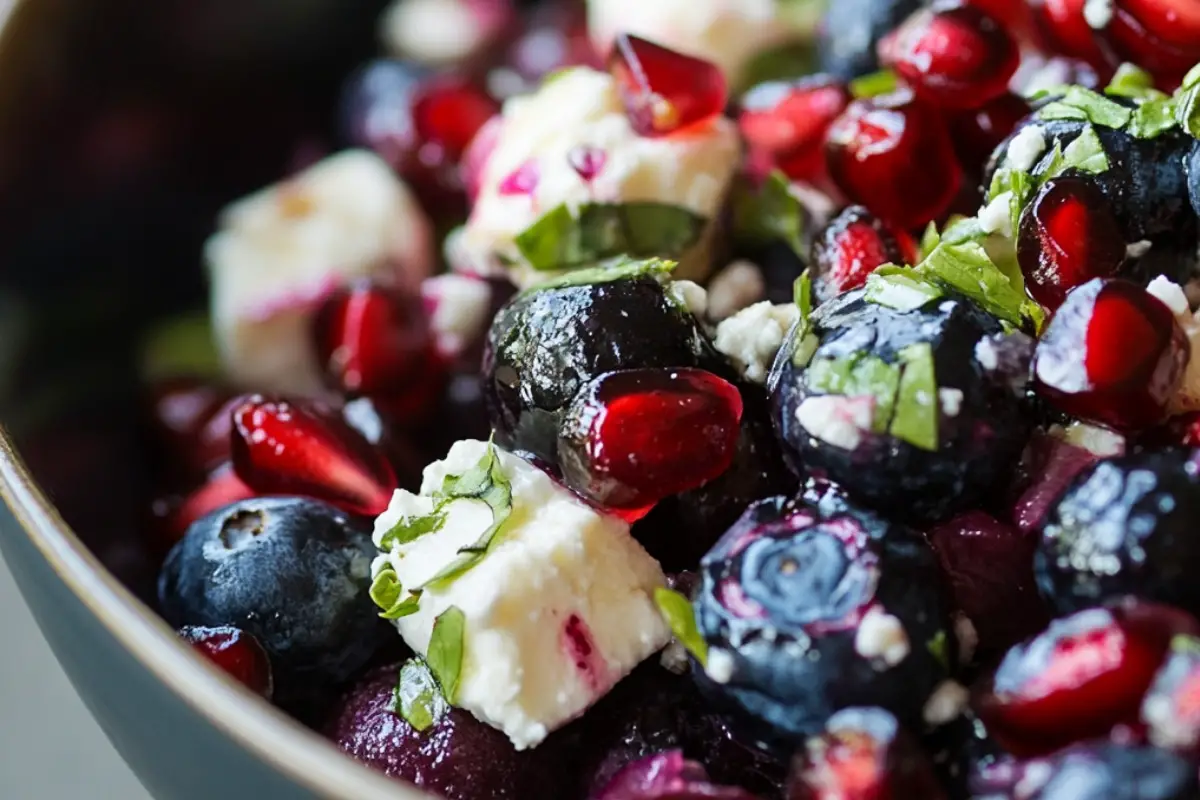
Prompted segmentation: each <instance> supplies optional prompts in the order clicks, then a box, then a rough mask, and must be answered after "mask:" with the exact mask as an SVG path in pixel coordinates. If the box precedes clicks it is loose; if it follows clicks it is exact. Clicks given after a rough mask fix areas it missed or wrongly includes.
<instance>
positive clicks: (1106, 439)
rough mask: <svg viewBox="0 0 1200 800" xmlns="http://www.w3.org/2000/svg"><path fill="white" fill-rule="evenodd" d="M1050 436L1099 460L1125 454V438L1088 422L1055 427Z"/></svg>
mask: <svg viewBox="0 0 1200 800" xmlns="http://www.w3.org/2000/svg"><path fill="white" fill-rule="evenodd" d="M1050 435H1051V436H1054V437H1055V438H1057V439H1060V440H1062V441H1064V442H1066V443H1067V444H1073V445H1075V446H1076V447H1081V448H1083V449H1084V450H1087V451H1089V452H1091V453H1093V454H1095V455H1097V456H1099V457H1100V458H1109V457H1111V456H1119V455H1123V454H1124V453H1125V437H1124V436H1122V435H1121V434H1119V433H1117V432H1116V431H1114V430H1111V429H1109V428H1105V427H1102V426H1100V425H1092V424H1091V423H1088V422H1079V421H1076V422H1072V423H1071V424H1070V425H1067V426H1066V427H1065V428H1064V427H1063V426H1061V425H1055V426H1053V427H1051V429H1050Z"/></svg>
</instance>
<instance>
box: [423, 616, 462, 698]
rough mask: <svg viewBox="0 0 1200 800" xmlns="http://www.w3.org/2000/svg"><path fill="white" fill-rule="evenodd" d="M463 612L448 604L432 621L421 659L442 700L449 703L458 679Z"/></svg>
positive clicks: (454, 695) (459, 677)
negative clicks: (429, 671)
mask: <svg viewBox="0 0 1200 800" xmlns="http://www.w3.org/2000/svg"><path fill="white" fill-rule="evenodd" d="M466 625H467V620H466V615H465V614H463V612H462V609H460V608H459V607H458V606H450V607H448V608H447V609H446V610H445V611H443V612H442V613H441V614H439V615H438V616H437V618H436V619H434V621H433V632H432V633H431V634H430V636H429V649H428V650H427V651H426V653H425V662H426V663H427V664H428V665H429V669H430V670H431V671H432V672H433V675H434V677H435V678H437V682H438V685H440V686H441V687H442V694H443V695H444V696H445V698H446V701H447V702H449V703H451V704H453V703H454V698H455V697H457V696H458V685H459V681H460V680H461V678H462V665H463V650H464V641H465V636H466Z"/></svg>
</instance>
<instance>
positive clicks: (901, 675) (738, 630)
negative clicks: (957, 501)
mask: <svg viewBox="0 0 1200 800" xmlns="http://www.w3.org/2000/svg"><path fill="white" fill-rule="evenodd" d="M700 571H701V585H700V588H699V590H698V593H697V596H696V598H695V599H694V607H695V609H696V616H697V622H698V625H699V629H700V633H701V635H702V636H703V637H704V639H705V641H706V642H707V643H708V646H709V654H708V671H711V670H712V669H713V665H714V663H715V661H714V659H722V660H723V659H730V660H731V662H732V669H731V670H729V673H728V674H727V675H719V674H718V675H717V677H718V678H720V679H722V680H723V679H724V678H726V677H728V681H727V682H718V680H716V679H714V678H713V676H712V675H710V674H708V671H706V670H703V669H700V668H699V667H698V665H697V667H696V669H695V676H696V680H697V683H698V684H699V685H700V687H701V689H702V690H703V691H704V692H705V694H706V695H707V696H708V697H709V698H710V700H711V701H712V702H713V704H714V706H715V707H716V708H718V709H725V710H728V711H729V712H730V713H732V714H734V715H735V718H740V719H741V721H742V723H743V724H744V726H745V728H746V733H747V735H750V736H755V737H758V740H759V741H760V742H762V743H764V744H765V745H767V746H772V747H777V748H781V749H783V750H786V749H788V748H791V747H794V746H796V745H799V744H801V743H802V742H803V741H804V739H805V737H806V736H810V735H813V734H817V733H819V732H820V731H821V730H822V729H823V726H824V725H825V722H826V721H827V720H828V719H829V717H830V716H831V715H832V714H834V713H835V712H837V711H839V710H841V709H843V708H850V707H854V706H878V707H880V708H884V709H887V710H888V711H890V712H891V713H893V714H894V715H895V716H896V717H897V718H898V719H900V720H901V722H902V723H903V724H905V725H907V726H909V727H911V728H914V729H919V726H920V724H921V712H922V709H923V707H924V704H925V702H926V700H927V699H928V697H929V695H930V694H931V693H932V692H933V690H934V688H935V687H936V686H937V685H938V684H939V683H941V682H942V681H943V680H945V679H947V678H948V677H950V673H951V670H952V669H953V667H954V664H953V663H952V659H953V658H954V654H955V653H956V652H957V649H956V642H955V639H954V634H953V630H952V627H951V625H950V617H949V615H950V606H949V602H948V598H947V595H946V592H945V589H944V586H943V584H942V578H941V574H940V573H939V571H938V567H937V561H936V559H935V557H934V555H933V553H932V551H931V550H930V549H929V547H928V545H927V544H926V543H925V541H924V540H923V539H922V538H921V537H920V536H919V535H917V534H915V533H914V532H912V531H910V530H908V529H907V528H903V527H901V526H898V525H892V524H889V523H886V522H884V521H883V520H881V519H880V518H878V517H876V516H874V515H872V514H870V513H869V512H861V513H849V512H847V513H837V514H833V515H825V514H822V513H821V512H819V511H818V510H817V509H815V508H810V507H803V506H797V505H793V504H792V503H790V502H789V501H788V500H787V499H786V498H783V497H776V498H770V499H767V500H763V501H760V502H758V503H756V504H754V505H753V506H751V507H750V508H749V509H747V511H746V513H745V515H743V517H742V519H741V520H739V521H738V523H737V524H736V525H734V526H733V527H732V528H731V529H730V530H729V532H728V533H726V535H725V536H724V537H723V538H722V539H721V541H720V542H718V543H717V545H716V547H714V548H713V550H712V551H711V552H710V553H709V554H708V555H706V556H705V557H704V560H703V561H702V562H701V570H700ZM877 606H882V611H883V612H884V613H886V614H890V615H892V616H894V617H896V618H897V619H898V620H899V621H900V623H901V625H902V627H903V629H904V633H905V636H906V637H907V639H908V643H909V647H908V652H907V653H906V654H905V655H904V656H903V658H901V659H899V660H898V661H896V662H895V663H892V664H890V665H888V664H885V663H880V662H879V661H878V660H875V659H871V658H867V657H864V656H863V655H861V654H860V653H859V652H858V650H857V649H856V642H855V639H856V636H857V632H858V627H859V624H860V622H861V619H862V618H863V616H864V615H865V614H868V613H873V612H872V611H871V609H873V608H876V607H877ZM876 610H878V609H877V608H876ZM714 654H716V655H714ZM727 663H728V662H727Z"/></svg>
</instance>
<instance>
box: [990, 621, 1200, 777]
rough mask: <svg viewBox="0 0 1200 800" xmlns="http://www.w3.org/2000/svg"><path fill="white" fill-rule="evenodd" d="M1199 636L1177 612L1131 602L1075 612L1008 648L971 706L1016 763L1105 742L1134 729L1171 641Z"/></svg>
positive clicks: (1193, 626)
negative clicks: (1119, 730) (1122, 728)
mask: <svg viewBox="0 0 1200 800" xmlns="http://www.w3.org/2000/svg"><path fill="white" fill-rule="evenodd" d="M1198 630H1200V626H1198V625H1197V623H1196V621H1195V620H1194V619H1192V618H1191V617H1190V616H1188V615H1187V614H1185V613H1183V612H1181V611H1178V610H1176V609H1174V608H1170V607H1168V606H1161V605H1156V604H1152V603H1143V602H1140V601H1135V600H1132V599H1130V600H1125V601H1123V602H1120V603H1118V604H1115V605H1112V606H1110V607H1108V608H1093V609H1088V610H1086V611H1080V612H1078V613H1076V614H1073V615H1071V616H1069V617H1064V618H1062V619H1058V620H1055V621H1054V622H1052V623H1051V624H1050V627H1049V628H1048V629H1047V630H1046V631H1044V632H1043V633H1041V634H1039V635H1038V636H1036V637H1034V638H1032V639H1030V640H1028V641H1027V642H1025V643H1024V644H1021V645H1018V646H1016V647H1014V648H1013V649H1012V650H1010V651H1009V653H1008V655H1007V656H1005V658H1004V661H1003V662H1002V663H1001V664H1000V666H999V668H998V669H997V670H996V674H995V676H994V678H993V679H992V681H991V683H990V685H989V686H987V687H985V689H984V691H982V692H981V693H980V694H979V696H978V697H977V703H976V708H977V709H978V712H979V715H980V718H981V719H983V721H984V722H985V723H986V724H987V727H988V731H989V732H990V733H991V734H992V735H993V736H994V737H996V739H997V740H998V741H999V742H1000V743H1001V744H1003V745H1004V747H1005V748H1006V749H1007V750H1008V751H1009V752H1011V753H1013V754H1014V755H1017V756H1020V757H1025V756H1036V755H1043V754H1046V753H1050V752H1053V751H1054V750H1057V749H1058V748H1060V747H1065V746H1066V745H1069V744H1072V743H1074V742H1079V741H1083V740H1085V739H1090V738H1093V737H1100V736H1106V735H1108V733H1109V732H1110V731H1111V730H1112V729H1113V728H1114V727H1115V726H1117V725H1133V724H1136V723H1137V719H1138V711H1139V709H1140V707H1141V704H1142V698H1143V697H1144V696H1145V694H1146V690H1147V689H1148V688H1149V687H1150V684H1151V681H1153V680H1154V676H1155V673H1156V672H1157V671H1158V668H1159V666H1160V665H1161V664H1162V663H1163V660H1164V658H1165V657H1166V654H1167V650H1168V647H1169V645H1170V643H1171V640H1172V638H1174V637H1175V636H1177V635H1179V634H1193V635H1194V634H1195V633H1196V632H1197V631H1198Z"/></svg>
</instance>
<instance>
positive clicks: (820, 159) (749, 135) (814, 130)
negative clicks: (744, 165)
mask: <svg viewBox="0 0 1200 800" xmlns="http://www.w3.org/2000/svg"><path fill="white" fill-rule="evenodd" d="M849 103H850V92H849V91H848V90H847V88H846V85H845V84H844V83H843V82H841V81H839V80H837V79H836V78H832V77H829V76H827V75H812V76H809V77H806V78H801V79H799V80H797V81H793V82H790V83H784V82H771V83H764V84H760V85H759V86H756V87H755V88H754V89H752V90H750V91H749V92H747V93H746V96H745V97H743V98H742V103H741V105H742V111H741V114H740V115H739V116H738V127H739V128H740V129H741V131H742V136H743V137H745V139H746V142H747V143H748V144H749V145H750V147H751V149H753V150H755V151H756V152H758V153H762V154H765V155H766V156H767V157H769V159H770V160H771V162H772V163H774V164H775V165H776V166H778V167H779V168H780V169H781V170H783V171H784V173H785V174H786V175H787V176H788V177H789V178H791V179H792V180H797V181H810V182H811V181H817V180H820V179H821V178H822V177H823V176H824V173H825V158H824V154H823V147H824V140H825V139H824V137H825V132H826V131H827V130H828V129H829V126H830V125H831V124H833V121H834V120H835V119H837V116H838V115H839V114H841V113H842V112H843V111H844V110H845V109H846V106H847V105H849Z"/></svg>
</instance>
